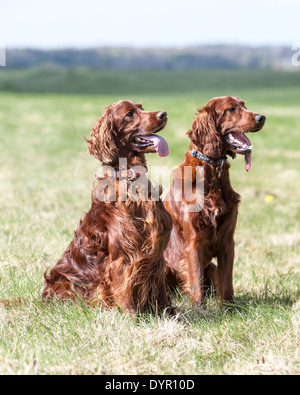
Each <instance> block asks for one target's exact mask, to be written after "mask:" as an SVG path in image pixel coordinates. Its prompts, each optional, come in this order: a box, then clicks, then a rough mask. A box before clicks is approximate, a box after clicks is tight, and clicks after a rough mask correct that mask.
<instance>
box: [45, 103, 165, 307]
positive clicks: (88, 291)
mask: <svg viewBox="0 0 300 395" xmlns="http://www.w3.org/2000/svg"><path fill="white" fill-rule="evenodd" d="M166 123H167V114H166V113H165V112H162V111H156V112H147V111H144V110H143V108H142V106H141V104H136V103H133V102H131V101H122V102H118V103H115V104H112V105H111V106H109V107H108V108H107V109H106V111H105V112H104V114H103V116H102V117H101V118H100V120H99V121H98V122H97V124H96V125H95V127H94V129H93V130H92V132H91V137H90V140H88V150H89V153H90V154H92V155H94V156H95V157H96V158H97V159H99V160H100V161H101V162H102V164H103V165H105V166H110V169H111V170H110V171H109V172H108V173H107V174H106V175H105V176H104V177H102V178H101V179H100V181H99V184H98V185H97V186H96V187H95V189H94V191H93V194H92V206H91V209H90V210H89V212H88V213H87V214H86V216H85V217H84V219H83V220H82V221H81V222H80V225H79V227H78V229H77V230H76V231H75V236H74V239H73V240H72V242H71V244H70V245H69V247H68V248H67V250H66V252H65V253H64V255H63V257H62V258H61V259H60V260H59V261H58V262H57V264H56V265H55V266H54V268H53V269H52V270H51V271H50V273H49V275H48V274H46V273H45V280H46V282H45V287H44V291H43V296H44V297H45V298H47V299H50V298H53V297H54V296H56V297H58V298H60V299H68V298H71V299H74V298H75V297H76V296H79V297H80V298H82V299H84V300H85V301H87V302H88V303H96V302H102V301H104V302H105V303H106V304H108V305H117V306H120V307H121V308H123V309H125V310H127V311H129V312H130V313H132V314H135V313H136V312H137V311H145V310H146V309H149V308H158V309H159V310H163V309H165V308H167V307H169V306H170V301H169V297H168V295H167V292H166V286H165V281H164V272H165V261H164V258H163V251H164V250H165V248H166V246H167V243H168V241H169V238H170V233H171V229H172V218H171V216H170V214H169V213H168V212H167V210H166V209H165V207H164V205H163V203H162V201H161V200H159V199H157V200H154V199H151V197H149V198H148V195H147V196H146V199H144V198H143V199H142V198H140V197H139V196H138V197H136V196H135V198H134V199H132V192H130V191H127V188H126V187H127V186H128V185H130V186H132V185H133V183H134V181H135V180H136V179H137V176H138V175H140V174H144V173H145V170H146V160H145V153H148V152H157V153H158V154H159V155H160V156H166V155H168V145H167V143H166V141H165V140H164V139H163V138H162V137H160V136H157V135H156V133H157V132H159V131H160V130H162V129H163V128H164V127H165V126H166ZM120 158H122V159H123V160H126V161H127V168H126V169H125V170H122V169H120V168H119V159H120ZM144 176H145V178H146V175H144ZM108 181H114V182H115V184H116V186H117V188H116V189H117V191H119V190H122V191H125V198H124V195H122V199H119V197H120V196H119V195H118V193H117V195H116V199H115V200H113V201H111V200H109V201H100V200H99V198H98V196H99V191H100V190H101V188H102V187H103V186H104V189H105V187H106V186H107V184H108ZM146 183H147V185H148V187H149V188H148V190H151V188H150V186H151V184H150V183H149V181H148V179H147V178H146ZM119 187H124V188H119Z"/></svg>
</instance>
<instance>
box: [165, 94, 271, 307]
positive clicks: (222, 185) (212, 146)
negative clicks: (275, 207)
mask: <svg viewBox="0 0 300 395" xmlns="http://www.w3.org/2000/svg"><path fill="white" fill-rule="evenodd" d="M265 120H266V118H265V116H263V115H259V114H257V113H254V112H250V111H248V110H247V109H246V107H245V103H244V101H243V100H241V99H239V98H237V97H230V96H227V97H217V98H214V99H212V100H210V101H209V102H208V103H207V105H206V106H205V107H204V108H202V109H201V110H199V112H198V116H197V118H196V119H195V120H194V122H193V124H192V128H191V130H189V131H188V133H187V135H188V136H189V138H190V139H191V144H190V150H189V151H188V152H187V153H186V155H185V157H184V159H183V161H182V162H181V164H180V167H179V169H177V171H176V172H175V175H174V181H173V184H172V185H171V188H170V191H169V194H168V197H167V198H166V202H165V206H166V208H167V209H168V211H169V212H170V213H171V215H172V217H173V222H174V227H173V230H172V233H171V238H170V242H169V244H168V247H167V249H166V251H165V255H164V256H165V258H166V261H167V282H168V284H169V286H170V287H171V288H173V287H174V286H176V285H180V286H181V287H182V289H183V291H184V292H187V293H190V295H191V297H192V301H193V303H203V302H204V301H205V289H207V288H208V287H210V285H211V282H213V283H214V285H215V287H216V290H217V293H218V295H219V296H220V297H221V298H222V299H223V300H224V301H228V302H232V301H233V296H234V292H233V285H232V272H233V262H234V232H235V228H236V222H237V215H238V205H239V202H240V196H239V195H238V194H237V193H236V192H235V191H234V190H233V189H232V187H231V184H230V179H229V167H230V166H229V163H228V162H227V158H226V155H230V156H231V157H232V158H235V156H236V154H242V155H244V156H245V161H246V170H247V171H249V170H250V167H251V151H252V145H251V142H250V140H249V138H248V137H247V136H246V133H249V132H257V131H259V130H260V129H261V128H262V127H263V125H264V123H265ZM185 166H191V167H192V173H191V178H192V180H191V181H192V191H193V193H195V194H196V193H199V192H197V191H196V185H195V184H196V168H197V166H203V167H204V180H203V181H204V193H203V195H204V196H203V204H202V205H203V207H202V210H201V211H199V210H198V212H191V210H189V208H190V207H191V206H190V205H191V204H194V203H191V202H189V201H187V200H186V199H184V198H183V199H182V201H176V196H175V195H176V193H177V192H176V188H175V178H176V177H177V176H176V174H177V175H178V174H179V177H180V178H182V181H179V184H178V183H177V184H176V185H179V187H178V188H179V189H184V187H185V183H186V181H187V180H185V179H184V177H183V176H182V174H183V171H184V167H185ZM180 192H181V191H180ZM182 196H183V195H182ZM214 257H216V258H217V262H218V266H217V267H216V266H215V265H214V264H213V263H212V262H211V260H212V258H214Z"/></svg>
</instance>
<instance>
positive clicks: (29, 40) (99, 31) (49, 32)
mask: <svg viewBox="0 0 300 395" xmlns="http://www.w3.org/2000/svg"><path fill="white" fill-rule="evenodd" d="M297 41H300V1H299V0H251V1H247V0H246V1H243V0H210V1H209V0H205V1H202V0H179V1H178V0H151V1H142V0H105V1H104V0H82V1H78V0H51V1H48V0H0V42H2V43H3V44H4V45H5V46H6V47H7V48H12V47H14V48H20V47H21V48H22V47H32V48H63V47H79V48H80V47H81V48H82V47H94V46H101V45H109V46H110V45H111V46H119V45H129V46H138V47H150V46H160V47H169V46H170V47H178V46H179V47H180V46H186V45H197V44H216V43H217V44H247V45H255V46H257V45H278V44H279V45H282V44H283V45H287V46H290V47H291V46H292V43H293V42H297Z"/></svg>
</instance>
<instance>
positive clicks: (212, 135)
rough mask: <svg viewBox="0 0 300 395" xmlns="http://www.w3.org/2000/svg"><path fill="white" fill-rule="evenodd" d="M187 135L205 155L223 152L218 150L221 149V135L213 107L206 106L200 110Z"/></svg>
mask: <svg viewBox="0 0 300 395" xmlns="http://www.w3.org/2000/svg"><path fill="white" fill-rule="evenodd" d="M187 135H188V136H189V138H190V139H191V141H192V142H193V143H194V144H195V145H196V146H197V147H198V148H199V149H200V150H202V152H203V153H204V154H205V155H208V156H210V157H212V158H213V157H216V156H218V155H221V152H218V151H220V150H221V149H220V137H219V134H218V132H217V126H216V113H215V111H214V109H213V108H211V107H208V106H206V107H203V108H202V109H200V110H199V111H198V116H197V118H196V119H195V120H194V122H193V124H192V128H191V129H190V130H189V131H188V132H187ZM216 151H217V152H216Z"/></svg>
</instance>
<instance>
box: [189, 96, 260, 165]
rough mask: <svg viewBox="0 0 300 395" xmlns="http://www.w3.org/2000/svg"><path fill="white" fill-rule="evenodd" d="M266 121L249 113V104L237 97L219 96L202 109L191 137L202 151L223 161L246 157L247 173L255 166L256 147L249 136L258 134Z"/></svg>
mask: <svg viewBox="0 0 300 395" xmlns="http://www.w3.org/2000/svg"><path fill="white" fill-rule="evenodd" d="M265 121H266V117H265V116H264V115H261V114H258V113H255V112H251V111H248V110H247V108H246V107H245V102H244V101H243V100H242V99H240V98H238V97H234V96H224V97H216V98H214V99H211V100H210V101H209V102H208V103H207V104H206V106H205V107H203V108H202V109H200V110H199V112H198V117H197V118H196V119H195V121H194V123H193V125H192V129H191V130H190V131H189V132H188V136H189V137H190V139H191V140H192V142H193V143H194V144H195V145H196V146H197V147H199V149H200V150H202V152H203V153H204V154H205V155H207V156H209V157H211V158H213V159H220V158H221V157H223V156H225V155H226V154H229V155H231V156H232V157H233V158H234V157H235V155H236V154H242V155H245V160H246V170H247V171H249V170H250V167H251V153H252V147H253V146H252V144H251V142H250V140H249V138H248V136H246V133H253V132H258V131H259V130H261V129H262V127H263V126H264V124H265Z"/></svg>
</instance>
